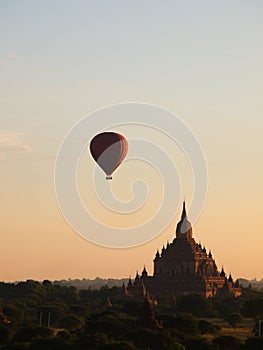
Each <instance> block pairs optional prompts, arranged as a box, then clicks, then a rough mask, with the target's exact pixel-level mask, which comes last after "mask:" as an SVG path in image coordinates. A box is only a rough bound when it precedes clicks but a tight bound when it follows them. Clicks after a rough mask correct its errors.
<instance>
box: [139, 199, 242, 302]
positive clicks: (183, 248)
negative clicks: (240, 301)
mask: <svg viewBox="0 0 263 350" xmlns="http://www.w3.org/2000/svg"><path fill="white" fill-rule="evenodd" d="M153 262H154V273H153V276H149V275H148V274H147V271H146V267H144V270H143V273H142V276H140V277H139V276H137V278H136V280H137V283H138V280H141V281H143V283H144V284H145V286H146V288H147V291H149V292H151V293H152V294H153V295H158V294H160V293H163V292H166V293H167V292H169V293H171V295H175V294H182V293H183V294H185V293H199V294H202V295H204V296H205V297H214V296H216V295H217V294H218V293H219V294H221V293H223V292H225V291H227V292H228V293H233V294H234V295H235V296H239V295H240V294H241V289H240V288H239V286H238V285H237V283H234V281H233V278H232V276H231V275H230V276H229V278H227V276H226V274H225V272H224V270H223V269H222V271H221V273H220V272H219V271H218V269H217V265H216V262H215V260H214V259H213V256H212V253H211V251H209V252H208V253H207V251H206V248H205V247H204V246H202V245H201V243H196V241H195V239H194V238H193V237H192V225H191V223H190V222H189V220H188V218H187V213H186V207H185V202H183V209H182V215H181V220H180V221H179V222H178V224H177V227H176V236H175V238H174V240H173V242H172V243H167V246H166V248H165V247H163V248H162V250H161V252H159V251H158V250H157V252H156V255H155V258H154V260H153Z"/></svg>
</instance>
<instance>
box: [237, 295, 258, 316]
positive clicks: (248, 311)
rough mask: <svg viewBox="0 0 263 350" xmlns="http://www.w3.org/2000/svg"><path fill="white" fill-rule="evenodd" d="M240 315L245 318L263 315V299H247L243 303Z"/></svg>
mask: <svg viewBox="0 0 263 350" xmlns="http://www.w3.org/2000/svg"><path fill="white" fill-rule="evenodd" d="M241 313H242V314H243V315H244V316H245V317H254V318H256V317H259V316H262V315H263V298H256V299H249V300H247V301H245V303H244V305H243V308H242V310H241Z"/></svg>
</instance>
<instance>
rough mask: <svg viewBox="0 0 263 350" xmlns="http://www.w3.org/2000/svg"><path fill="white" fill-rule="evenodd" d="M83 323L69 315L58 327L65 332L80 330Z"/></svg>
mask: <svg viewBox="0 0 263 350" xmlns="http://www.w3.org/2000/svg"><path fill="white" fill-rule="evenodd" d="M83 323H84V322H83V320H82V319H81V318H80V317H78V316H76V315H73V314H69V315H67V316H65V317H64V318H62V320H60V322H59V324H60V327H62V328H65V329H67V330H76V329H80V328H81V327H82V326H83Z"/></svg>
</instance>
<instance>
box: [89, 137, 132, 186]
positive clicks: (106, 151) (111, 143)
mask: <svg viewBox="0 0 263 350" xmlns="http://www.w3.org/2000/svg"><path fill="white" fill-rule="evenodd" d="M127 152H128V141H127V140H126V139H125V137H124V136H122V135H121V134H118V133H116V132H103V133H101V134H98V135H96V136H95V137H94V138H93V139H92V140H91V142H90V153H91V155H92V157H93V158H94V160H95V161H96V162H97V164H98V165H99V166H100V167H101V168H102V170H103V171H104V172H105V173H106V175H107V176H106V179H111V178H112V177H111V174H112V173H113V172H114V170H116V169H117V168H118V166H119V165H120V164H121V163H122V161H123V160H124V158H125V157H126V154H127Z"/></svg>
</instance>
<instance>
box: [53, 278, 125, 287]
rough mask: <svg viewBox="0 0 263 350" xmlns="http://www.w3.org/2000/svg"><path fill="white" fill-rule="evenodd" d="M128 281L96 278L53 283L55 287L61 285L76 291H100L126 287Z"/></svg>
mask: <svg viewBox="0 0 263 350" xmlns="http://www.w3.org/2000/svg"><path fill="white" fill-rule="evenodd" d="M128 281H129V279H128V278H122V279H116V278H107V279H104V278H100V277H97V278H95V279H94V280H90V279H86V278H83V279H81V280H80V279H70V278H69V279H68V280H60V281H54V284H57V285H63V286H74V287H76V288H77V289H100V288H101V287H102V286H106V285H107V286H108V287H109V288H112V287H114V286H117V287H121V286H122V284H123V283H124V284H125V285H127V283H128Z"/></svg>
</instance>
